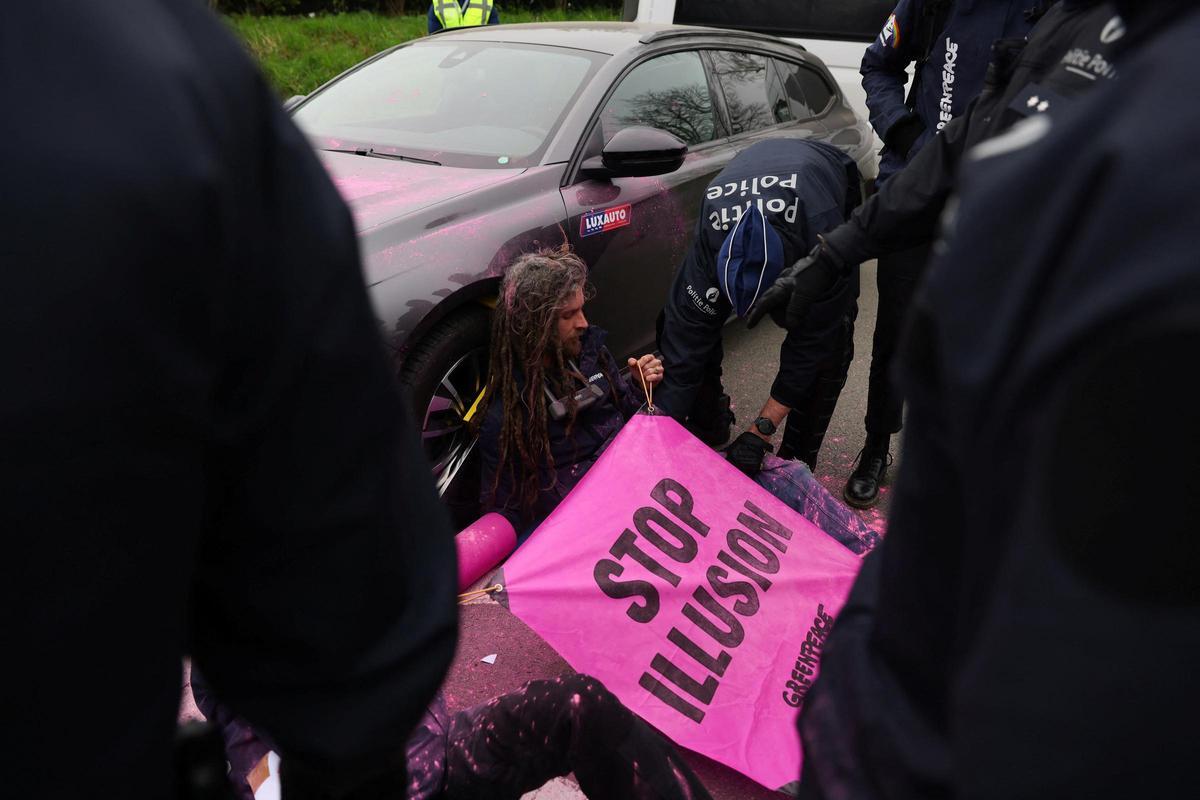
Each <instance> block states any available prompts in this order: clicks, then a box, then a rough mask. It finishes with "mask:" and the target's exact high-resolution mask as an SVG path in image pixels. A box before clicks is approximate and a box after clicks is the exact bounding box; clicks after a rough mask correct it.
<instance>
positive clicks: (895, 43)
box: [879, 14, 900, 50]
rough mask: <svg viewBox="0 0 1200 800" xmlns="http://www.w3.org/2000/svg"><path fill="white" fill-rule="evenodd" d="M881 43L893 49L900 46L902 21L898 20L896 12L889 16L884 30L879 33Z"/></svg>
mask: <svg viewBox="0 0 1200 800" xmlns="http://www.w3.org/2000/svg"><path fill="white" fill-rule="evenodd" d="M879 44H880V45H881V46H883V47H890V48H892V49H893V50H895V49H896V48H898V47H899V46H900V23H899V22H897V21H896V15H895V14H892V15H891V16H890V17H888V21H887V23H886V24H885V25H884V26H883V30H882V31H881V32H880V34H879Z"/></svg>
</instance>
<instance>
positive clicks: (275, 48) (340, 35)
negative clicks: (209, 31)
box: [225, 8, 620, 98]
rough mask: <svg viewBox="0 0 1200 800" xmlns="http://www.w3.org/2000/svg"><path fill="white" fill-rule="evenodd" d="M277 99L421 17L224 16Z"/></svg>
mask: <svg viewBox="0 0 1200 800" xmlns="http://www.w3.org/2000/svg"><path fill="white" fill-rule="evenodd" d="M500 13H501V19H503V20H504V22H505V23H519V22H562V21H568V20H616V19H619V18H620V17H619V15H618V14H617V13H616V12H614V11H612V10H610V9H607V8H595V9H589V8H582V9H573V10H571V11H569V12H566V13H564V12H560V11H544V12H530V11H504V10H503V9H502V10H501V12H500ZM225 19H226V21H227V22H228V23H229V24H230V26H231V27H232V28H233V30H234V32H235V33H236V34H237V36H238V38H240V39H241V40H242V42H243V43H244V44H245V45H246V47H247V48H248V49H249V50H250V53H251V54H252V55H253V56H254V58H255V59H256V60H257V61H258V63H259V65H260V66H261V67H262V69H263V71H264V72H265V73H266V75H267V78H268V79H269V80H270V81H271V84H272V85H273V86H274V87H275V90H276V91H277V92H278V93H279V96H280V97H283V98H287V97H291V96H292V95H296V94H308V93H309V92H311V91H312V90H313V89H315V88H317V87H318V86H320V85H321V84H322V83H324V82H325V81H327V80H329V79H330V78H332V77H334V76H335V75H337V74H339V73H340V72H342V71H343V70H346V69H349V68H350V67H352V66H354V65H355V64H357V63H358V62H359V61H362V60H363V59H364V58H366V57H368V56H372V55H374V54H375V53H378V52H379V51H380V50H384V49H386V48H388V47H391V46H392V45H394V44H399V43H401V42H407V41H408V40H409V39H415V38H417V37H420V36H424V35H425V30H426V21H425V15H424V14H421V15H420V16H415V15H413V16H403V17H388V16H383V15H381V14H371V13H369V12H366V11H362V12H356V13H351V14H330V15H325V16H316V17H303V16H300V17H257V16H251V15H248V14H235V15H230V16H227V17H225Z"/></svg>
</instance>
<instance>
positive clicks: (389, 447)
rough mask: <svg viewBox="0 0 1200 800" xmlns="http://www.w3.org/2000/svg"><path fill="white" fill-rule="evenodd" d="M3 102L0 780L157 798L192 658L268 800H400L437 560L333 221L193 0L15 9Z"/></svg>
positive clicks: (242, 68)
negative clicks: (278, 768) (272, 765)
mask: <svg viewBox="0 0 1200 800" xmlns="http://www.w3.org/2000/svg"><path fill="white" fill-rule="evenodd" d="M0 90H2V91H3V94H4V98H5V112H4V114H3V116H2V117H0V136H2V138H3V142H4V147H3V149H2V150H0V174H3V175H4V187H5V190H4V193H3V199H2V200H0V263H3V265H4V280H5V282H6V284H5V287H4V292H3V293H2V296H3V301H2V302H3V312H2V313H0V363H3V364H5V365H6V367H7V369H8V373H9V374H8V380H6V381H5V388H4V391H3V393H0V443H2V444H0V450H2V452H3V458H2V459H0V530H2V531H4V535H5V538H6V541H7V542H8V548H9V549H8V552H7V553H6V555H5V558H4V563H5V580H4V583H5V589H6V602H5V603H4V607H5V608H6V609H7V612H6V615H5V618H4V624H3V629H4V631H5V632H6V634H7V636H8V643H9V645H10V648H15V650H12V651H11V652H15V653H18V654H19V657H16V658H13V659H11V660H10V663H9V670H8V678H6V679H5V681H4V688H3V689H2V690H0V692H2V698H0V707H3V709H4V718H5V724H6V725H7V726H8V727H9V728H10V730H12V731H13V732H14V734H13V735H12V736H10V737H9V744H8V746H7V748H6V751H5V756H4V766H5V769H4V774H5V778H6V780H5V786H4V793H5V795H6V796H11V797H29V798H32V797H37V798H68V797H69V798H77V797H104V798H122V800H135V799H136V798H155V800H158V799H159V798H167V797H172V796H174V795H175V792H174V791H173V786H172V783H173V780H174V778H173V775H172V751H171V750H172V745H171V742H172V734H173V731H174V728H175V720H176V712H177V708H178V704H179V693H180V685H181V680H180V671H181V657H182V656H183V655H184V654H185V653H191V654H192V655H193V657H194V660H195V663H196V664H197V665H198V666H199V667H200V668H201V669H203V671H204V672H205V674H206V675H207V676H208V678H209V680H210V681H211V683H212V685H213V686H214V688H216V689H217V690H219V691H220V692H221V695H222V697H224V698H226V700H227V701H228V702H229V704H230V706H231V707H233V708H234V709H236V710H237V712H238V713H239V714H242V715H244V716H245V717H246V718H247V719H249V720H252V721H253V722H254V724H256V725H258V726H260V727H261V728H262V729H263V730H265V731H268V732H269V733H270V734H271V736H272V737H273V738H274V740H275V741H276V742H277V743H278V744H279V746H280V748H281V751H282V756H283V764H284V766H283V772H284V782H285V783H284V786H285V797H287V798H289V800H291V799H292V798H304V797H318V796H319V797H322V798H334V797H355V798H359V797H377V796H388V797H402V796H403V791H404V790H403V786H404V764H403V758H402V754H403V749H404V747H403V746H404V742H405V739H406V738H407V736H408V733H409V731H410V730H411V729H412V727H413V726H414V725H415V723H416V722H417V720H418V719H419V718H420V716H421V714H422V712H423V710H424V708H425V704H426V703H427V701H428V700H429V698H430V697H431V696H432V694H433V692H434V690H435V689H436V688H437V686H438V685H439V683H440V682H441V679H442V676H443V674H444V672H445V669H446V666H447V664H448V662H449V660H450V658H451V656H452V652H453V648H454V639H455V636H454V633H455V622H454V620H455V617H454V613H455V606H454V590H455V580H456V578H455V569H454V561H453V558H454V556H453V549H452V547H453V545H452V539H451V536H450V532H449V530H448V528H447V522H446V520H445V519H444V518H443V512H442V511H441V510H440V508H439V506H438V502H437V497H436V496H435V494H434V492H433V489H432V485H431V481H430V478H429V471H428V467H427V466H426V465H425V462H424V459H423V458H422V457H421V454H420V451H419V449H418V446H417V440H416V436H415V432H414V430H413V427H412V425H411V424H410V422H409V420H408V418H407V413H408V412H407V411H406V406H405V404H404V403H403V402H402V401H401V399H400V398H399V397H398V396H397V390H396V387H395V386H394V385H393V380H392V375H391V369H390V366H389V362H388V360H387V358H386V357H385V355H384V350H383V346H382V343H381V338H380V335H379V331H378V327H377V323H376V321H375V319H374V318H373V314H372V312H371V308H370V305H369V302H368V299H367V295H366V292H365V290H364V287H363V281H362V277H361V272H360V267H359V261H358V252H357V246H356V242H355V234H354V228H353V225H352V222H351V218H350V215H349V213H348V212H347V209H346V207H345V206H344V204H343V203H342V201H341V200H340V198H339V197H338V196H337V194H336V193H335V191H334V189H333V187H332V185H331V184H330V182H329V180H328V179H327V177H326V176H325V174H324V172H323V170H322V168H321V166H320V165H319V163H318V162H317V160H316V159H315V158H314V157H313V155H312V153H311V151H310V148H309V146H308V145H307V143H306V142H305V141H304V139H303V138H302V137H301V135H300V134H299V133H298V132H297V131H296V129H295V128H294V127H293V126H292V124H291V123H290V121H289V120H288V119H287V118H286V117H285V116H284V114H283V113H282V112H281V111H280V107H279V102H278V100H277V99H276V98H275V97H274V96H273V94H272V92H271V91H270V89H269V88H268V87H267V86H266V84H265V83H264V82H263V80H262V79H261V78H260V77H259V75H258V73H257V71H256V70H255V68H254V67H253V65H252V64H251V62H250V60H249V58H248V57H247V56H246V54H245V53H244V52H243V51H242V49H241V47H239V46H238V44H237V43H236V42H235V41H234V39H233V38H232V37H231V36H230V35H229V34H228V32H227V31H226V30H225V29H224V28H223V26H222V24H221V23H220V21H218V20H217V19H216V18H214V17H213V16H212V15H211V14H210V13H209V12H208V11H207V9H205V8H204V7H203V4H201V3H197V2H195V0H128V1H127V2H124V3H121V4H119V8H113V7H111V6H110V4H106V3H77V2H66V0H42V2H37V3H7V4H5V5H4V6H3V7H2V10H0ZM83 674H86V675H87V682H86V683H87V685H89V686H94V687H96V694H95V695H94V696H93V697H92V699H91V701H85V700H83V698H82V696H81V694H80V690H79V687H80V685H81V680H80V678H81V675H83ZM222 766H223V765H222Z"/></svg>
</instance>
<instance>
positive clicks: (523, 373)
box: [480, 247, 878, 553]
mask: <svg viewBox="0 0 1200 800" xmlns="http://www.w3.org/2000/svg"><path fill="white" fill-rule="evenodd" d="M587 293H588V286H587V266H586V265H585V264H584V263H583V261H582V260H581V259H580V258H579V257H578V256H577V255H575V254H574V253H572V252H571V251H570V249H569V248H567V247H562V248H559V249H557V250H542V251H539V252H536V253H530V254H528V255H524V256H521V257H520V258H518V259H517V261H516V262H515V263H513V265H512V266H511V267H510V268H509V270H508V272H507V274H506V275H505V278H504V282H503V283H502V284H501V287H500V298H499V302H498V303H497V304H496V313H495V317H494V321H493V326H492V352H491V365H490V369H489V378H488V386H487V391H486V393H485V396H486V402H487V408H486V410H485V411H484V412H483V415H482V419H483V422H482V423H481V426H480V447H481V450H482V456H483V486H482V501H483V508H484V509H485V510H490V511H498V512H499V513H501V514H503V515H504V516H505V517H507V518H508V520H509V521H510V522H511V523H512V524H513V527H514V528H516V530H517V532H518V540H519V541H524V539H525V538H526V537H528V535H529V534H530V533H531V532H532V531H533V529H534V528H536V527H537V526H538V524H539V523H540V522H541V521H542V520H543V519H545V518H546V517H547V516H548V515H549V514H550V512H551V511H553V510H554V508H555V507H556V506H557V505H558V504H559V502H560V501H561V500H562V499H563V498H564V497H565V496H566V495H567V493H568V492H569V491H570V490H571V489H572V488H573V487H574V486H575V484H576V483H578V482H579V480H580V478H582V477H583V475H584V473H586V472H587V470H588V468H590V467H591V465H592V464H593V463H595V461H596V459H597V458H599V456H600V453H601V451H602V450H603V449H604V446H605V444H606V443H607V442H608V441H609V440H610V439H611V438H612V437H613V436H614V435H615V434H616V433H617V431H619V430H620V429H621V426H622V425H624V424H625V421H626V420H628V419H629V418H630V417H631V416H633V415H634V414H635V413H637V411H638V409H639V408H641V407H642V405H643V403H644V402H645V401H646V399H647V395H648V394H649V395H653V387H654V386H655V385H656V384H658V383H660V382H661V381H662V379H663V365H662V362H661V361H660V360H659V359H658V358H657V357H656V356H654V355H644V356H642V357H641V358H637V359H634V358H630V359H628V361H627V362H626V364H627V366H628V367H629V376H628V377H626V376H625V375H623V374H622V372H621V369H620V365H619V363H618V362H617V360H616V359H615V358H614V357H613V355H612V353H610V352H609V351H608V349H607V348H606V347H605V346H604V339H605V336H606V334H605V332H604V331H603V330H602V329H600V328H597V327H595V326H589V325H588V323H587V318H586V317H585V316H584V313H583V305H584V302H585V301H586V299H587ZM755 480H756V481H757V482H758V483H759V485H761V486H763V487H764V488H766V489H767V490H768V491H770V492H771V493H772V494H774V495H775V496H776V497H779V499H780V500H782V501H784V502H785V503H787V504H788V505H790V506H791V507H792V508H794V509H795V510H796V511H798V512H799V513H801V514H804V515H805V516H806V517H807V518H808V519H810V520H811V521H812V522H813V523H814V524H816V525H817V526H818V527H820V528H822V529H823V530H825V532H826V533H828V534H829V535H830V536H832V537H833V538H835V539H837V540H838V541H839V542H841V543H842V544H843V545H845V546H846V547H848V548H849V549H850V550H852V551H854V552H856V553H862V552H865V551H867V550H869V549H871V548H872V547H873V546H874V545H875V543H876V542H877V541H878V536H877V535H876V534H875V532H874V531H872V530H871V529H870V528H868V527H867V526H866V525H865V524H864V523H863V522H862V521H861V520H859V519H858V517H857V516H855V515H854V514H853V513H852V512H850V511H849V510H848V509H847V508H845V507H844V506H842V505H841V504H840V503H839V502H838V501H837V500H835V499H834V498H833V496H832V495H830V494H829V493H828V492H827V491H825V489H824V488H823V487H822V486H821V484H820V482H819V481H817V480H816V478H814V477H813V476H812V473H811V472H809V470H808V468H807V467H805V466H804V465H803V464H802V463H800V462H798V461H783V460H781V459H774V458H772V459H771V460H770V462H769V463H768V464H767V465H766V468H765V469H763V470H762V471H761V472H760V473H759V474H758V475H757V476H756V477H755Z"/></svg>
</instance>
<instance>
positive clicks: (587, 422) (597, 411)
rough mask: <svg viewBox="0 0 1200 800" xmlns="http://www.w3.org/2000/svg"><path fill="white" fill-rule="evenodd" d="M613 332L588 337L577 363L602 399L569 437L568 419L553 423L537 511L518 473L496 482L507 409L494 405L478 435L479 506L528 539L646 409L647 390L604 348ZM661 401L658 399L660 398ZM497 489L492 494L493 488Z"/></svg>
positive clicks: (594, 332) (541, 469)
mask: <svg viewBox="0 0 1200 800" xmlns="http://www.w3.org/2000/svg"><path fill="white" fill-rule="evenodd" d="M607 336H608V334H607V333H606V332H605V331H604V329H603V328H598V327H596V326H595V325H593V326H592V327H590V328H588V329H587V330H586V331H585V332H584V334H583V342H582V351H581V352H580V354H579V358H578V359H576V363H577V364H578V365H579V369H580V371H581V372H582V373H583V374H584V375H585V376H587V377H588V379H589V381H590V382H591V383H594V384H595V385H597V386H599V387H600V389H601V390H602V391H603V393H604V396H603V398H602V399H600V400H598V401H596V403H595V404H594V405H592V406H589V407H588V408H584V409H581V410H580V411H579V412H578V416H577V418H576V420H575V424H574V426H573V427H572V429H571V433H570V435H569V436H568V435H567V420H554V419H550V420H549V421H548V425H547V427H548V434H549V437H550V456H551V457H552V458H553V459H554V464H553V466H551V465H550V464H542V465H539V472H538V480H539V482H540V485H541V486H542V487H544V490H543V491H542V492H541V494H540V495H539V496H538V500H537V503H536V504H535V506H534V508H533V509H532V511H525V510H523V509H522V508H521V501H520V496H519V493H518V488H519V487H517V485H516V482H515V481H514V479H513V475H512V474H511V473H510V472H509V471H508V470H504V471H503V472H502V473H501V474H500V480H499V482H498V483H497V481H496V474H497V469H498V468H499V464H498V462H499V457H500V449H499V444H500V429H501V426H502V425H503V423H504V411H505V409H504V408H503V407H502V406H501V405H500V404H499V403H489V404H488V410H487V414H486V415H485V416H484V420H483V425H482V427H481V428H480V431H479V447H480V455H481V457H482V461H483V465H482V466H483V470H482V476H483V483H482V486H481V489H480V502H481V504H482V507H483V510H484V511H496V512H499V513H501V514H503V515H504V516H505V517H507V518H508V521H509V522H511V523H512V524H513V527H514V528H516V529H517V532H518V534H519V538H520V539H521V540H522V541H523V540H524V539H525V537H527V536H528V535H529V534H530V533H532V532H533V529H534V528H536V527H537V526H538V525H540V524H541V522H542V520H544V519H545V518H546V517H547V516H549V514H550V512H551V511H553V510H554V509H555V508H556V507H557V506H558V504H559V502H560V501H561V500H562V499H563V498H564V497H566V496H567V492H569V491H571V489H573V488H574V487H575V484H576V483H578V482H579V479H580V478H582V477H583V474H584V473H585V472H587V471H588V468H589V467H591V466H592V464H594V463H595V461H596V459H597V458H599V457H600V451H601V450H602V449H603V448H604V445H605V444H606V443H607V442H608V440H609V439H611V438H612V437H613V435H614V434H616V432H617V431H619V430H620V429H621V426H622V425H624V424H625V421H626V420H628V419H629V418H630V417H632V416H633V415H634V414H635V413H637V410H638V409H639V408H641V406H642V403H643V402H644V398H643V397H642V390H641V388H640V387H639V388H638V389H636V390H635V389H633V387H631V386H630V385H629V381H628V379H627V378H626V376H625V375H623V374H622V372H621V368H620V365H619V364H618V363H617V360H616V359H615V358H613V355H612V353H610V352H609V351H608V348H607V347H605V346H604V340H605V338H607ZM656 399H657V398H656ZM493 486H495V487H496V489H495V492H494V493H493V491H492V488H493Z"/></svg>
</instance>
